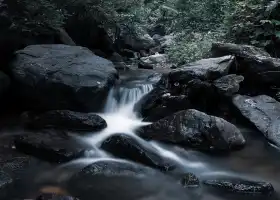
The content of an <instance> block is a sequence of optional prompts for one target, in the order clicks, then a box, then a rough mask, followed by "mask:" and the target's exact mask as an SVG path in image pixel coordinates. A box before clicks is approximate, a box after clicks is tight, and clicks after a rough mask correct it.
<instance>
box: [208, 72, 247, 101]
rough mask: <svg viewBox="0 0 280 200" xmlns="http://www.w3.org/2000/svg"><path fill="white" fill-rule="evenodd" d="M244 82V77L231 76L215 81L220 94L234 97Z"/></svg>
mask: <svg viewBox="0 0 280 200" xmlns="http://www.w3.org/2000/svg"><path fill="white" fill-rule="evenodd" d="M243 80H244V77H243V76H240V75H236V74H229V75H227V76H223V77H222V78H219V79H217V80H215V81H214V85H215V87H216V88H217V89H218V91H219V93H220V94H222V95H225V96H232V95H233V94H235V93H237V92H238V91H239V87H240V86H239V84H240V83H241V82H242V81H243Z"/></svg>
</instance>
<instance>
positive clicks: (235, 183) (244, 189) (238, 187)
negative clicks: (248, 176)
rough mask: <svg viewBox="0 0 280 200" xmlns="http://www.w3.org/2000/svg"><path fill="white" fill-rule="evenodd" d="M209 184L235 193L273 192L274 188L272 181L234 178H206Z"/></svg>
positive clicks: (206, 182) (205, 182) (206, 183)
mask: <svg viewBox="0 0 280 200" xmlns="http://www.w3.org/2000/svg"><path fill="white" fill-rule="evenodd" d="M203 183H204V184H205V185H207V186H210V187H213V188H216V189H218V190H224V191H226V192H233V193H250V194H271V193H273V192H274V188H273V186H272V185H271V183H267V182H256V181H247V180H238V179H237V180H234V179H217V180H216V179H212V180H205V181H203Z"/></svg>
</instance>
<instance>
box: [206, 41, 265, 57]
mask: <svg viewBox="0 0 280 200" xmlns="http://www.w3.org/2000/svg"><path fill="white" fill-rule="evenodd" d="M211 50H212V53H213V54H214V56H225V55H235V56H237V57H243V58H252V59H256V60H257V59H262V58H263V57H270V55H269V53H267V52H266V51H265V50H264V49H261V48H258V47H254V46H250V45H240V44H233V43H220V42H217V43H213V44H212V49H211Z"/></svg>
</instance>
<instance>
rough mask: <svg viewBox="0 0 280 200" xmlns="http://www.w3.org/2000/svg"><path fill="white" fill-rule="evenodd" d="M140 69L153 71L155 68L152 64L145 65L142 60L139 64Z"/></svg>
mask: <svg viewBox="0 0 280 200" xmlns="http://www.w3.org/2000/svg"><path fill="white" fill-rule="evenodd" d="M138 68H139V69H153V68H154V66H153V65H152V64H149V63H144V62H142V61H141V60H140V61H139V63H138Z"/></svg>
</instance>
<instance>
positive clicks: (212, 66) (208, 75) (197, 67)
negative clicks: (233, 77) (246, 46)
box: [168, 56, 234, 84]
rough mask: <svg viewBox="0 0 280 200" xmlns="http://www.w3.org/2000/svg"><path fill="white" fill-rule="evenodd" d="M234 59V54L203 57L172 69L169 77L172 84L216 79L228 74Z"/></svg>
mask: <svg viewBox="0 0 280 200" xmlns="http://www.w3.org/2000/svg"><path fill="white" fill-rule="evenodd" d="M233 61H234V57H233V56H223V57H218V58H208V59H202V60H199V61H196V62H194V63H190V64H186V65H183V66H182V67H180V68H178V69H174V70H172V71H171V72H170V73H169V76H168V79H169V82H170V83H171V84H174V83H176V82H177V83H179V84H185V83H188V82H189V81H190V80H192V79H201V80H215V79H217V78H220V77H222V76H225V75H227V74H228V72H229V69H230V67H231V65H232V64H233Z"/></svg>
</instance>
